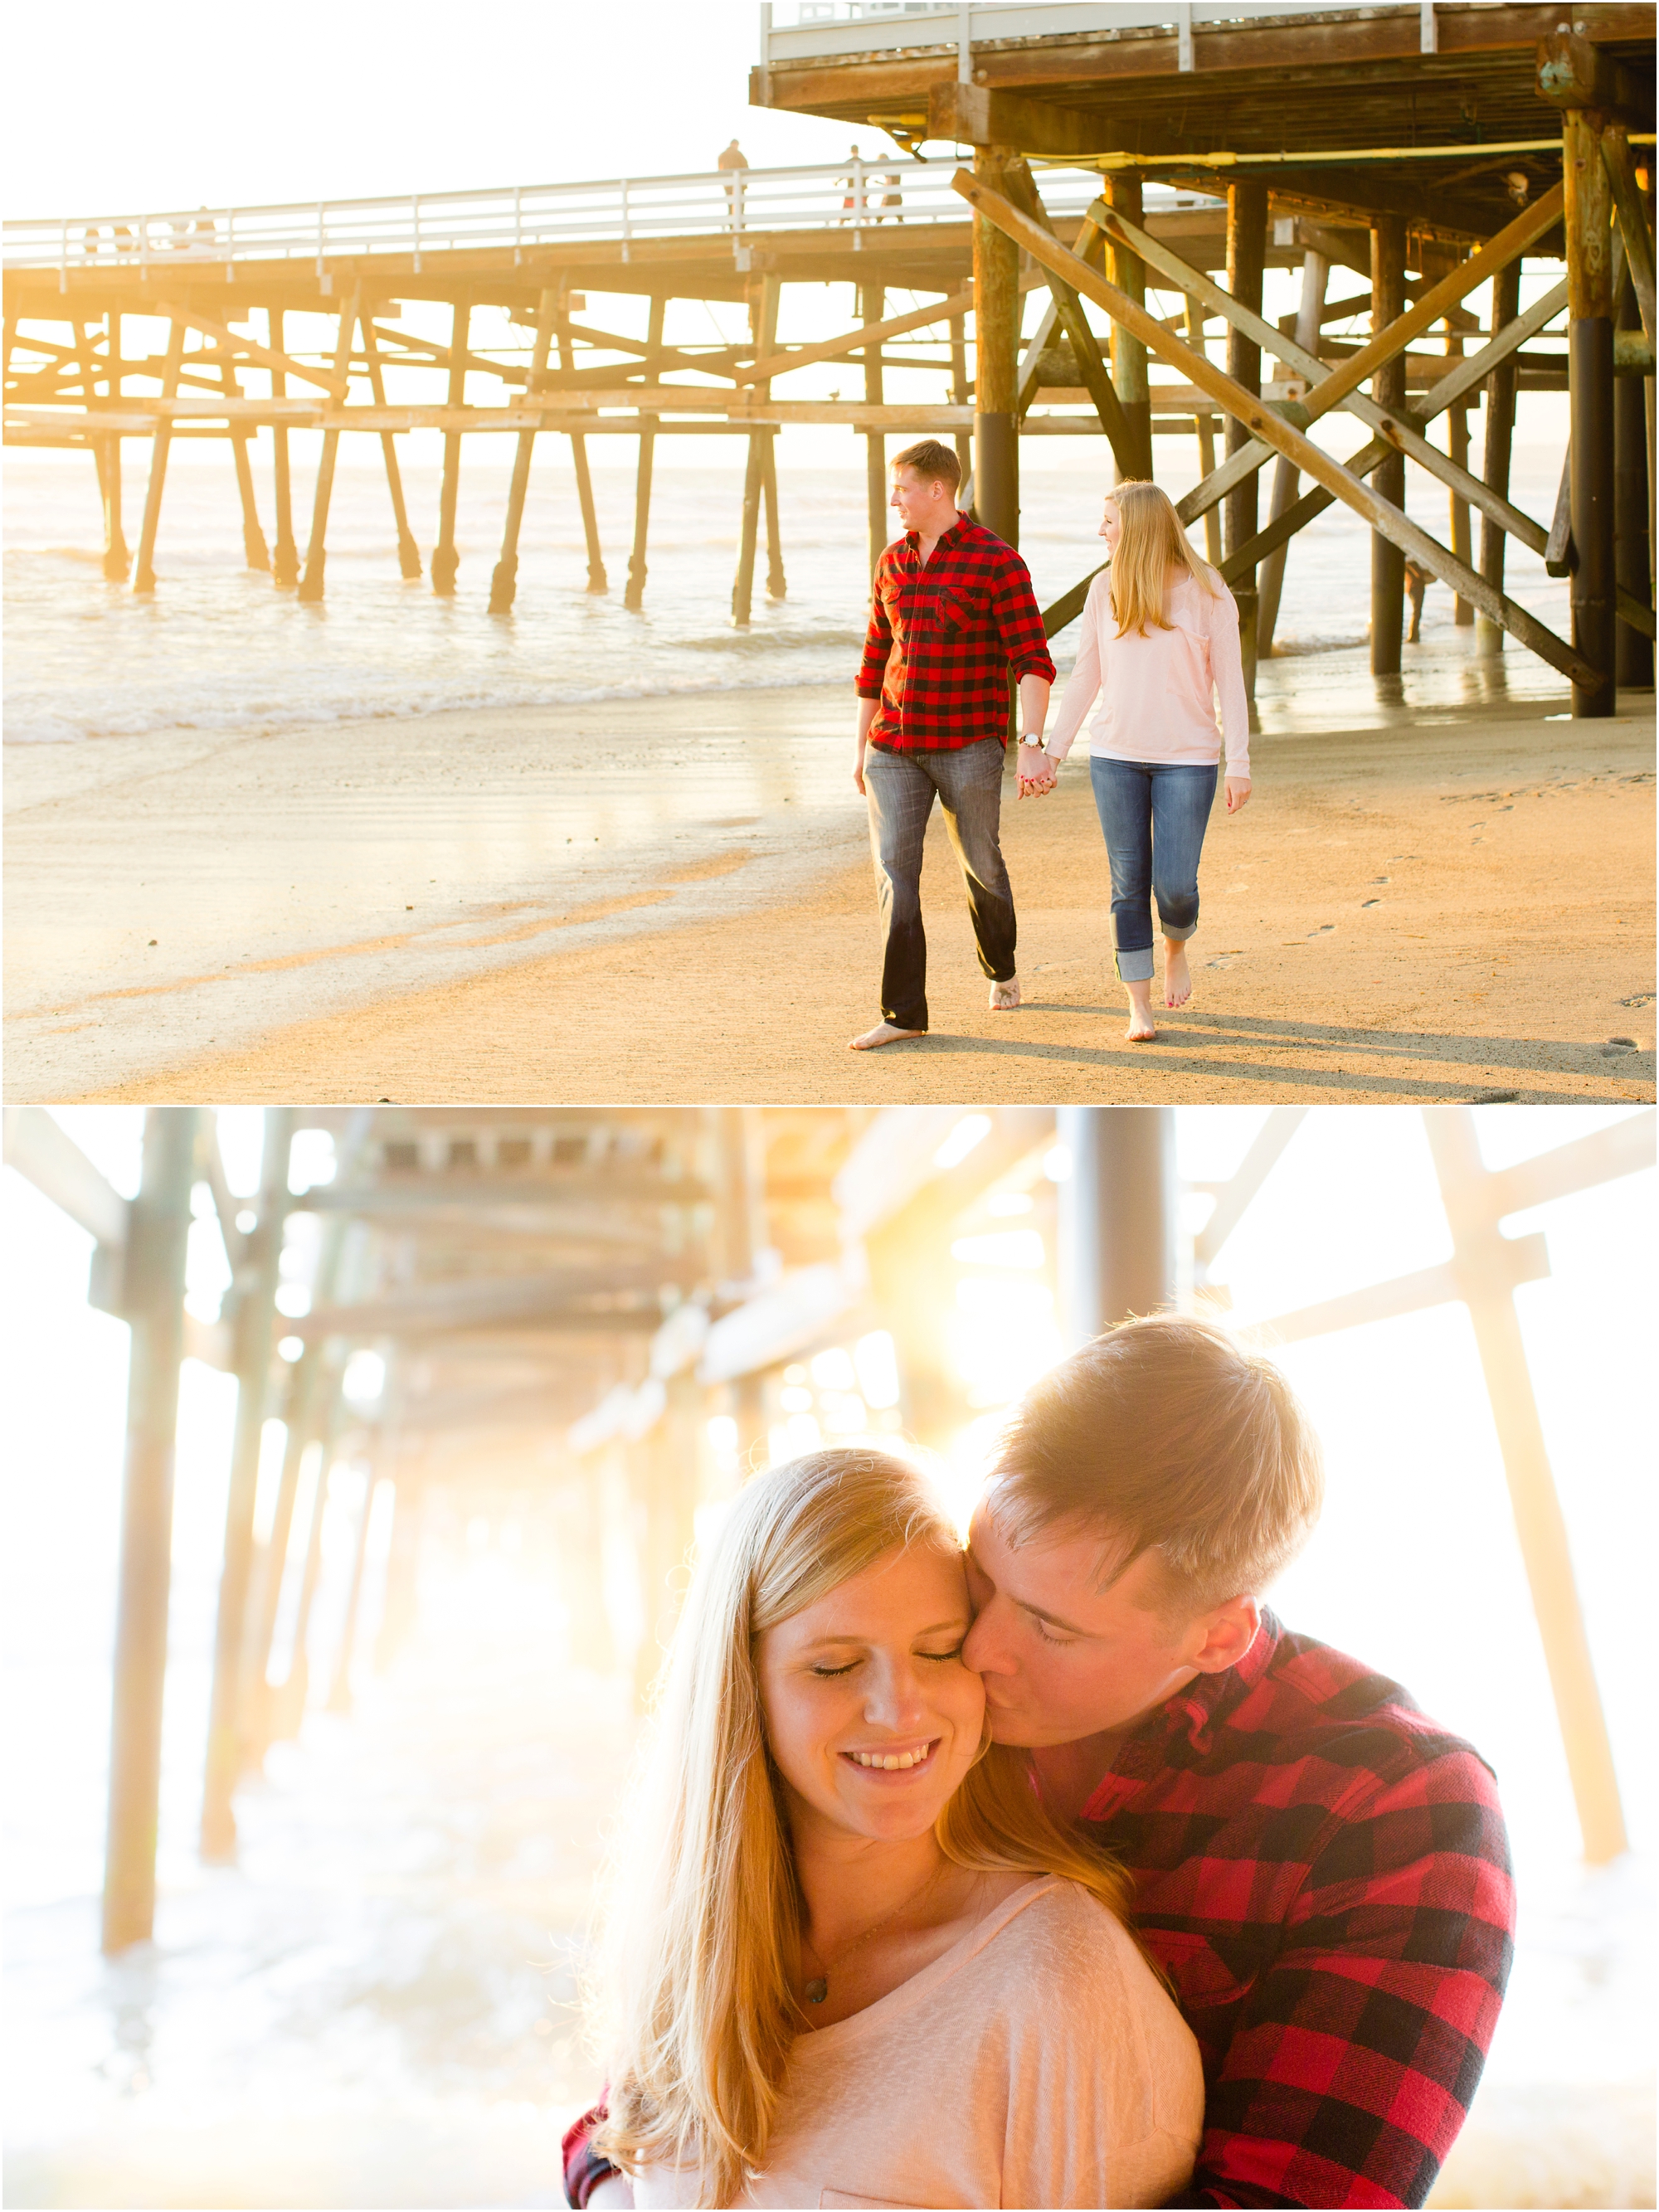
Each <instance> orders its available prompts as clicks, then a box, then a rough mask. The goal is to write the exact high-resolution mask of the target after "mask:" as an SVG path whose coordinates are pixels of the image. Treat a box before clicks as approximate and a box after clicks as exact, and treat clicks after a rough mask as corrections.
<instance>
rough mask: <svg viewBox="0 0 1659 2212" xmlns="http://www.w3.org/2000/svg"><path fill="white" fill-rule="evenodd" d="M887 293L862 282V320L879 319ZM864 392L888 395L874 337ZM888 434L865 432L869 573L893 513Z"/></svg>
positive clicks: (867, 352)
mask: <svg viewBox="0 0 1659 2212" xmlns="http://www.w3.org/2000/svg"><path fill="white" fill-rule="evenodd" d="M886 306H887V293H886V289H885V287H884V286H883V285H880V284H860V286H859V320H860V322H861V323H866V324H868V323H878V322H879V321H880V320H881V319H882V316H883V315H884V313H885V312H886ZM860 358H861V359H862V361H863V363H864V396H865V398H866V399H867V400H868V401H869V402H870V404H871V405H872V406H873V407H879V406H880V405H881V404H882V402H883V399H884V396H885V393H884V379H883V375H882V366H881V340H880V339H879V338H873V339H872V340H871V342H870V343H869V344H868V345H866V347H865V349H864V350H863V353H862V356H860ZM887 493H888V483H887V436H886V433H885V432H884V431H882V430H866V433H865V435H864V503H865V513H866V520H867V524H868V529H867V532H866V536H867V540H868V547H869V554H870V574H872V576H873V575H874V574H875V573H876V563H877V562H878V561H879V560H880V558H881V556H882V555H883V554H884V552H885V551H886V550H887V539H888V535H889V526H890V523H891V521H892V515H891V513H890V509H889V507H888V505H887Z"/></svg>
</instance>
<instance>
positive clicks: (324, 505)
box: [299, 286, 362, 600]
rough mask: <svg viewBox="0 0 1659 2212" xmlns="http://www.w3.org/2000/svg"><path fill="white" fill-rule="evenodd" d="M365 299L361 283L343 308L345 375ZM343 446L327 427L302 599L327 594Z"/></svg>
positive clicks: (341, 371)
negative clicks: (330, 514) (330, 516)
mask: <svg viewBox="0 0 1659 2212" xmlns="http://www.w3.org/2000/svg"><path fill="white" fill-rule="evenodd" d="M361 304H362V287H361V286H358V287H356V289H354V290H353V292H352V295H351V297H350V299H349V301H347V302H346V305H345V306H344V307H343V308H342V309H341V311H340V329H339V337H338V340H337V344H336V348H335V354H334V370H335V374H336V375H337V377H341V378H343V377H344V375H345V374H346V372H347V370H348V369H349V368H350V366H351V342H352V338H353V337H354V335H355V333H356V327H357V313H358V309H359V307H360V306H361ZM339 450H340V434H339V432H338V431H337V430H325V431H324V433H323V450H322V455H321V458H320V459H319V461H318V464H317V488H316V491H315V494H314V495H313V500H312V506H311V538H310V541H309V543H308V544H307V546H306V565H305V571H304V573H303V574H302V575H301V578H300V593H299V595H300V597H301V599H307V600H314V599H321V598H322V596H323V570H324V568H325V565H326V563H327V560H328V551H327V538H328V510H329V503H330V501H331V500H332V498H333V496H334V463H335V459H336V457H337V454H338V453H339Z"/></svg>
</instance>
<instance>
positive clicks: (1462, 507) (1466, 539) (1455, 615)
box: [1446, 254, 1496, 629]
mask: <svg viewBox="0 0 1659 2212" xmlns="http://www.w3.org/2000/svg"><path fill="white" fill-rule="evenodd" d="M1457 258H1459V259H1460V260H1461V259H1462V258H1463V256H1462V255H1461V254H1460V255H1459V256H1458V257H1457ZM1494 327H1496V326H1495V325H1494ZM1446 351H1447V353H1448V354H1449V356H1451V358H1452V359H1453V360H1455V361H1461V360H1462V356H1463V335H1462V331H1460V330H1458V328H1457V327H1456V325H1455V323H1454V321H1453V319H1452V318H1451V316H1450V315H1448V316H1447V318H1446ZM1446 451H1447V453H1449V455H1450V457H1451V459H1453V460H1454V461H1455V463H1456V464H1457V465H1458V467H1459V468H1460V469H1467V468H1468V465H1469V410H1468V408H1467V407H1461V406H1460V407H1454V408H1452V409H1451V410H1449V413H1448V415H1447V416H1446ZM1448 497H1449V501H1450V513H1449V521H1450V524H1451V550H1452V551H1453V552H1454V553H1455V554H1456V556H1457V557H1458V559H1459V560H1460V561H1461V562H1462V563H1463V565H1464V566H1465V568H1467V567H1468V564H1469V562H1471V560H1472V559H1473V558H1474V544H1473V541H1472V539H1471V537H1470V534H1469V503H1468V500H1466V499H1465V498H1464V497H1463V495H1462V493H1461V492H1456V491H1453V492H1451V493H1449V494H1448ZM1452 622H1453V624H1454V626H1455V628H1456V629H1472V628H1473V627H1474V601H1473V600H1471V599H1464V598H1463V596H1462V593H1461V592H1460V593H1458V594H1457V595H1456V596H1455V599H1454V601H1453V605H1452Z"/></svg>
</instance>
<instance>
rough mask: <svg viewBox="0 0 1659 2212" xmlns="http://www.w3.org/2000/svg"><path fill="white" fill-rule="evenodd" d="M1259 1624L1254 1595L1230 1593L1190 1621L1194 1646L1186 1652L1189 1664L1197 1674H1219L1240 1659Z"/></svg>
mask: <svg viewBox="0 0 1659 2212" xmlns="http://www.w3.org/2000/svg"><path fill="white" fill-rule="evenodd" d="M1260 1627H1261V1606H1260V1605H1259V1604H1258V1603H1257V1602H1256V1601H1255V1598H1253V1597H1230V1598H1228V1599H1227V1600H1226V1601H1225V1602H1224V1603H1223V1604H1220V1605H1216V1606H1212V1607H1211V1608H1210V1610H1209V1611H1208V1612H1207V1613H1200V1615H1199V1616H1198V1618H1197V1620H1195V1621H1194V1623H1193V1636H1194V1643H1195V1644H1196V1646H1197V1648H1196V1649H1195V1650H1192V1651H1190V1652H1189V1653H1188V1665H1189V1666H1194V1667H1196V1668H1198V1670H1199V1672H1200V1674H1221V1673H1222V1672H1223V1671H1224V1669H1225V1668H1229V1667H1236V1666H1237V1664H1238V1662H1239V1661H1240V1660H1241V1659H1242V1658H1243V1656H1244V1654H1245V1653H1246V1652H1247V1651H1248V1650H1249V1648H1250V1646H1251V1644H1254V1643H1255V1632H1256V1631H1257V1629H1258V1628H1260Z"/></svg>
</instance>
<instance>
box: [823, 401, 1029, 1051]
mask: <svg viewBox="0 0 1659 2212" xmlns="http://www.w3.org/2000/svg"><path fill="white" fill-rule="evenodd" d="M892 473H893V494H892V499H891V501H890V505H891V506H892V507H894V508H895V509H896V512H897V514H898V518H899V520H900V521H901V522H902V524H903V525H904V535H903V536H902V538H895V539H894V540H893V542H892V543H891V544H890V545H889V546H888V548H887V550H885V552H884V553H883V555H882V556H881V558H880V560H879V561H878V562H877V564H876V575H875V584H874V588H873V590H872V594H871V605H870V628H869V633H868V635H867V636H866V639H865V644H864V659H863V662H862V665H860V669H859V675H858V692H859V713H858V743H857V751H856V754H855V756H854V764H853V781H854V783H855V784H856V785H857V787H858V788H859V790H860V793H862V794H863V796H864V797H865V799H866V801H867V802H868V805H869V809H870V848H871V853H872V857H873V859H874V861H875V867H876V902H877V906H878V910H879V913H880V916H881V942H882V970H881V1016H882V1018H881V1019H880V1021H879V1022H878V1023H877V1024H876V1026H875V1027H874V1029H872V1030H865V1032H864V1033H863V1035H862V1036H855V1037H854V1038H853V1040H852V1042H851V1044H850V1047H849V1049H850V1050H851V1051H854V1052H870V1051H873V1050H874V1049H875V1048H877V1047H878V1046H880V1045H884V1044H894V1043H896V1042H898V1041H899V1040H900V1039H901V1038H904V1037H917V1036H926V1034H927V938H926V936H925V934H924V933H923V930H922V924H921V855H922V843H923V839H924V837H925V836H926V833H927V817H928V816H929V815H930V814H931V813H932V811H933V800H934V799H935V797H937V798H938V799H939V803H940V805H942V806H943V807H944V809H945V828H946V829H948V830H949V832H950V836H951V846H952V847H953V848H954V850H955V852H956V856H957V861H958V862H959V863H960V865H961V868H962V873H963V881H964V883H965V884H966V885H967V888H968V911H969V915H970V916H971V917H972V920H973V925H974V936H975V941H976V942H977V944H978V946H979V963H980V966H981V969H983V970H984V972H985V974H986V975H987V976H988V977H989V978H990V981H991V1006H992V1009H993V1011H994V1012H1008V1011H1010V1010H1011V1009H1012V1008H1013V1007H1015V1006H1018V1004H1019V981H1018V976H1017V975H1016V974H1015V971H1014V938H1015V923H1014V899H1013V893H1012V890H1010V888H1009V884H1008V871H1007V869H1006V867H1005V866H1004V865H1003V860H1002V847H1001V844H1000V837H999V830H1000V818H1001V807H1002V756H1003V747H1004V744H1005V743H1006V739H1007V735H1008V678H1009V674H1010V672H1011V671H1012V673H1013V674H1014V675H1015V676H1016V677H1018V679H1019V703H1020V719H1021V722H1022V724H1023V726H1024V738H1023V739H1022V744H1023V745H1024V746H1027V747H1031V748H1035V747H1038V746H1040V745H1041V744H1042V724H1043V718H1044V716H1045V715H1046V714H1047V713H1048V690H1049V686H1050V685H1051V684H1053V682H1054V662H1053V660H1052V659H1050V658H1049V654H1048V640H1047V638H1046V637H1045V636H1044V635H1043V629H1042V613H1041V611H1039V609H1038V606H1037V603H1036V594H1035V592H1033V591H1032V589H1031V579H1030V573H1029V572H1028V570H1027V568H1026V566H1025V563H1024V562H1023V561H1022V560H1021V559H1020V557H1019V556H1018V553H1016V552H1015V550H1014V549H1013V547H1012V545H1005V544H1003V542H1002V540H1001V539H1000V538H995V537H993V535H992V534H991V532H989V531H988V530H985V529H982V528H981V526H980V525H979V524H978V523H976V522H975V521H973V520H971V519H970V518H969V516H967V515H965V514H963V513H959V512H958V510H957V482H958V479H959V477H960V473H961V471H960V469H959V466H958V464H957V457H956V455H955V453H952V451H951V448H950V447H948V446H944V445H941V444H940V443H939V441H938V440H937V439H934V438H925V439H923V440H922V441H921V443H920V444H919V445H915V446H909V447H906V448H905V450H904V452H903V453H900V454H899V455H898V456H897V458H896V459H895V460H894V462H893V465H892Z"/></svg>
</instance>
